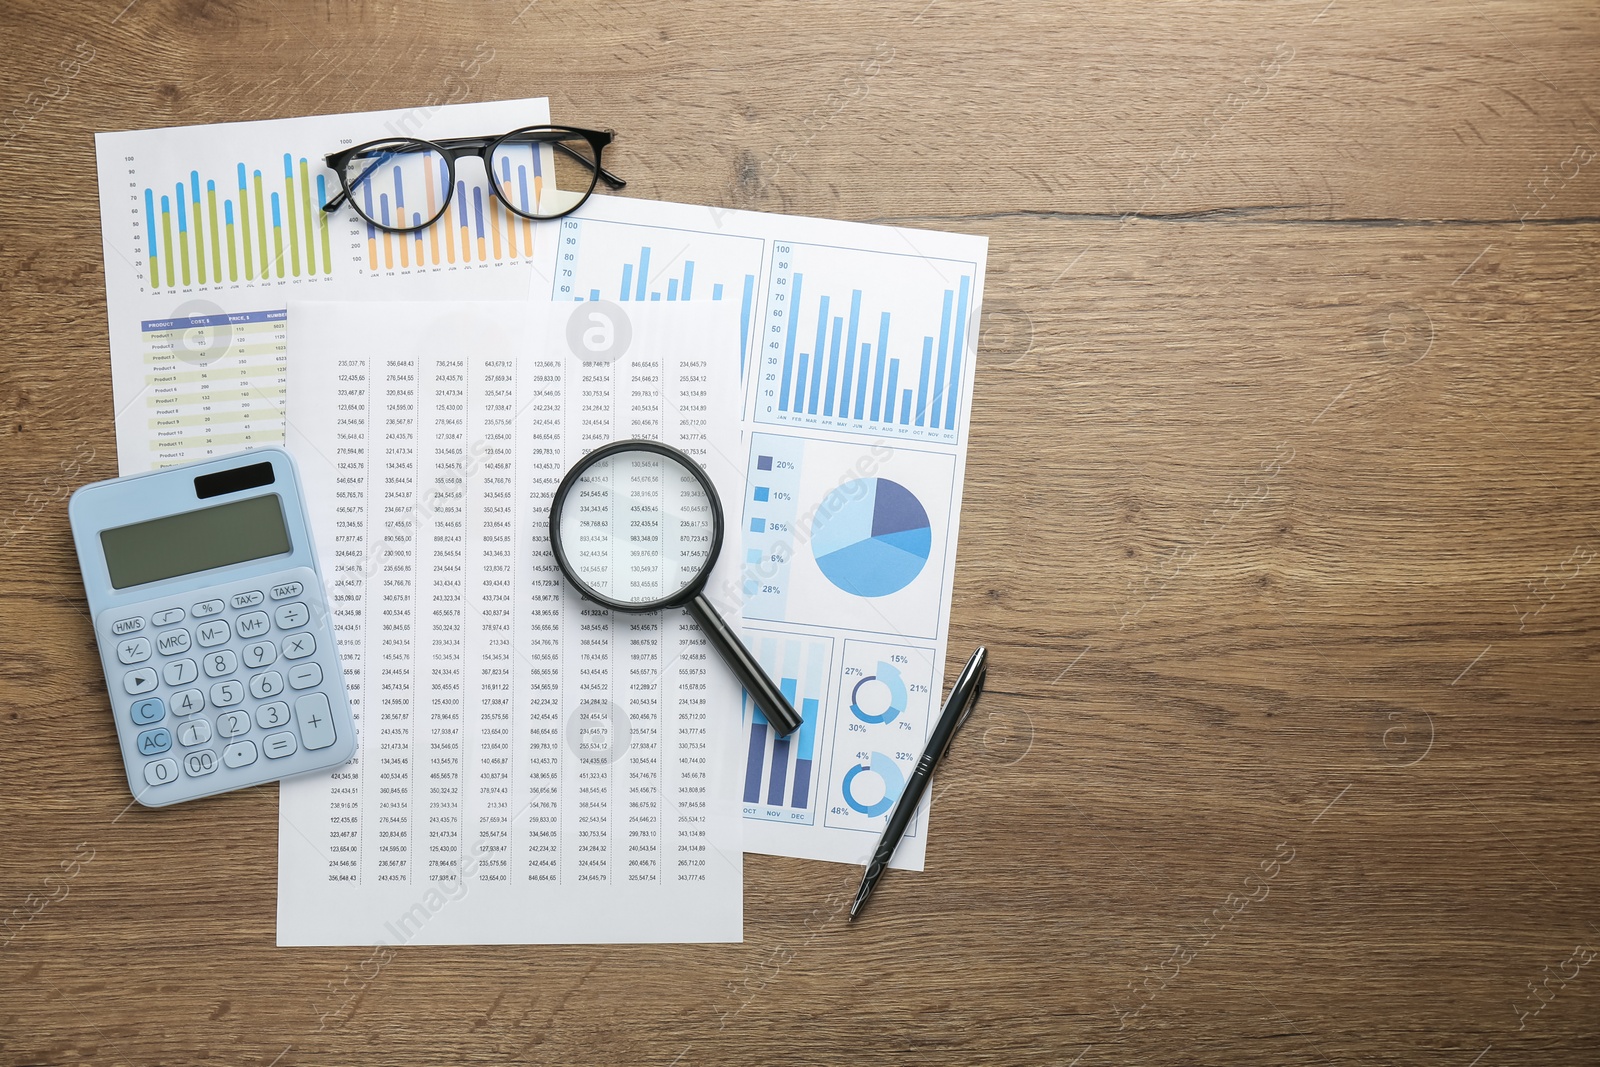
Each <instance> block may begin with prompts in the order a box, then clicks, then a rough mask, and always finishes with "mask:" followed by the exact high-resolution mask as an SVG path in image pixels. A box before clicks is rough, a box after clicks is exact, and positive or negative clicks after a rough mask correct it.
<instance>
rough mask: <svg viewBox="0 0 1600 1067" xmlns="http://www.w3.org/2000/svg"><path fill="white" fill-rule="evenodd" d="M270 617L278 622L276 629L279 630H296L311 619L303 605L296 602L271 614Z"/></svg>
mask: <svg viewBox="0 0 1600 1067" xmlns="http://www.w3.org/2000/svg"><path fill="white" fill-rule="evenodd" d="M272 615H273V618H275V619H277V620H278V629H280V630H298V629H299V628H300V627H302V626H304V625H305V624H306V623H307V622H308V621H309V620H310V619H311V612H310V611H309V610H308V609H307V608H306V606H305V605H304V604H301V603H298V602H296V603H294V604H285V605H284V606H283V607H281V608H279V609H278V610H277V611H275V612H273V613H272Z"/></svg>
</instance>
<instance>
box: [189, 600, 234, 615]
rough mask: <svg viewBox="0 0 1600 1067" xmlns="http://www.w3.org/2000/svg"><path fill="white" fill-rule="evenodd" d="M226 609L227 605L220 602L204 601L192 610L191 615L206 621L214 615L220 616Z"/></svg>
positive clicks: (190, 610)
mask: <svg viewBox="0 0 1600 1067" xmlns="http://www.w3.org/2000/svg"><path fill="white" fill-rule="evenodd" d="M225 607H227V605H226V604H224V603H223V602H222V601H220V600H202V601H201V602H200V603H198V604H196V605H195V606H194V607H192V608H190V609H189V613H190V614H191V615H193V616H194V617H195V618H197V619H204V618H208V617H210V616H212V615H220V614H221V613H222V609H223V608H225Z"/></svg>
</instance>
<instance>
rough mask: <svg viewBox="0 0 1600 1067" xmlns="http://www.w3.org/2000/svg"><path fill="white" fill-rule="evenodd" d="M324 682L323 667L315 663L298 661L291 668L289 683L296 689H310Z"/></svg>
mask: <svg viewBox="0 0 1600 1067" xmlns="http://www.w3.org/2000/svg"><path fill="white" fill-rule="evenodd" d="M321 683H322V668H321V667H319V666H317V665H316V664H315V663H296V664H295V665H294V666H293V667H290V668H289V685H290V686H291V687H292V688H295V689H310V688H311V687H312V686H314V685H320V684H321Z"/></svg>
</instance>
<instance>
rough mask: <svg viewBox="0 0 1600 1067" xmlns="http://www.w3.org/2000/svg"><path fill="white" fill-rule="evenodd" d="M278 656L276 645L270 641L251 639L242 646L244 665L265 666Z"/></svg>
mask: <svg viewBox="0 0 1600 1067" xmlns="http://www.w3.org/2000/svg"><path fill="white" fill-rule="evenodd" d="M277 658H278V646H277V645H275V644H273V643H272V642H271V641H252V642H250V643H249V644H248V645H245V646H244V665H245V666H246V667H265V666H267V665H268V664H269V663H272V662H274V661H275V660H276V659H277Z"/></svg>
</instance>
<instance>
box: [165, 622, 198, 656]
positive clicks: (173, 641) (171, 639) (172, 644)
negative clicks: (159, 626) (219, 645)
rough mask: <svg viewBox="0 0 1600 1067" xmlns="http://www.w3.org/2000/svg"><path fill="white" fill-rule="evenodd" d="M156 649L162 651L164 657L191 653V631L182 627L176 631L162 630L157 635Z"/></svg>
mask: <svg viewBox="0 0 1600 1067" xmlns="http://www.w3.org/2000/svg"><path fill="white" fill-rule="evenodd" d="M201 629H204V627H201ZM156 648H158V649H160V650H161V654H162V655H163V656H176V655H177V654H178V653H179V652H187V651H189V631H188V630H185V629H184V628H183V627H181V626H180V627H178V628H177V629H175V630H162V631H161V632H160V633H158V634H156Z"/></svg>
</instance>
